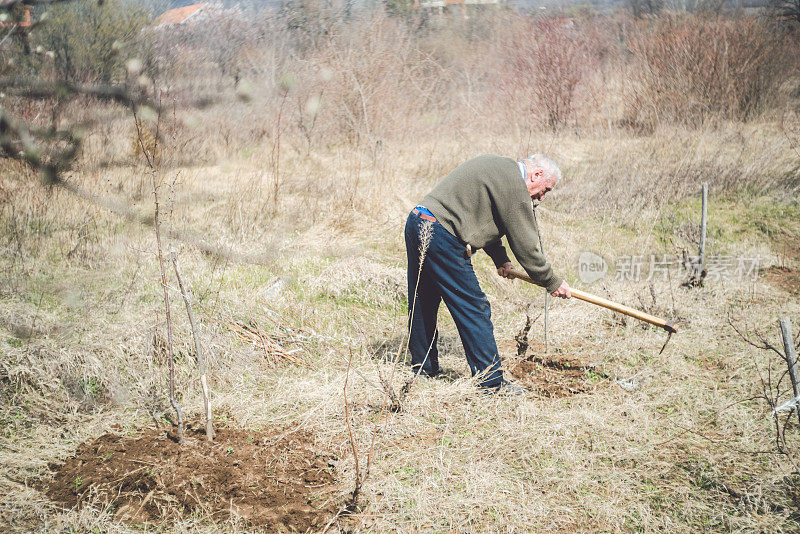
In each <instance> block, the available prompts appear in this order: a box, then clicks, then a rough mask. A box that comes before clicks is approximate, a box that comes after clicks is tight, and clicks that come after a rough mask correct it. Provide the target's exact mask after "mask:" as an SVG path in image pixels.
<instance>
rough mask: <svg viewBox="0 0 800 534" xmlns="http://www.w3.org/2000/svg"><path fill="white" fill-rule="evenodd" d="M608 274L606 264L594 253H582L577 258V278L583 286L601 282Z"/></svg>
mask: <svg viewBox="0 0 800 534" xmlns="http://www.w3.org/2000/svg"><path fill="white" fill-rule="evenodd" d="M606 272H608V264H607V263H606V260H604V259H603V257H602V256H600V255H598V254H595V253H594V252H589V251H584V252H581V255H580V256H578V278H580V279H581V282H583V283H584V284H591V283H592V282H597V281H598V280H602V279H603V278H605V276H606Z"/></svg>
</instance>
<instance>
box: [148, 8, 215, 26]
mask: <svg viewBox="0 0 800 534" xmlns="http://www.w3.org/2000/svg"><path fill="white" fill-rule="evenodd" d="M204 5H205V4H204V3H203V4H192V5H191V6H185V7H178V8H175V9H170V10H169V11H167V12H165V13H163V14H162V15H161V16H160V17H158V18H157V19H156V20H155V22H154V23H153V24H154V25H155V26H170V25H172V24H181V23H183V22H186V19H188V18H189V17H191V16H192V15H194V14H195V13H197V12H198V11H199V10H200V8H202V7H203V6H204Z"/></svg>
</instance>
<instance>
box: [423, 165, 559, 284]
mask: <svg viewBox="0 0 800 534" xmlns="http://www.w3.org/2000/svg"><path fill="white" fill-rule="evenodd" d="M421 205H422V206H425V207H426V208H428V209H429V210H430V211H431V213H433V215H434V216H435V217H436V220H437V221H439V223H440V224H441V225H442V226H444V228H445V229H446V230H447V231H448V232H450V233H451V234H453V235H454V236H456V237H457V238H458V239H460V240H461V241H462V242H463V243H464V244H465V245H466V244H467V243H469V244H470V245H471V246H472V248H474V249H476V250H477V249H480V248H482V249H484V250H485V251H486V253H487V254H489V256H491V258H492V261H494V264H495V265H496V266H497V267H498V268H499V267H501V266H502V265H503V264H504V263H505V262H507V261H509V259H508V254H507V253H506V250H505V248H504V247H503V245H502V244H501V242H500V238H501V237H503V236H504V235H505V236H506V237H507V239H508V244H509V245H510V246H511V250H512V251H513V252H514V256H516V258H517V261H519V263H520V264H521V265H522V268H523V269H525V271H526V272H527V273H528V275H529V276H530V277H531V278H533V280H534V281H535V282H536V283H537V284H539V285H540V286H542V287H545V288H547V290H548V291H550V292H552V291H555V290H556V289H558V286H560V285H561V282H562V279H561V278H560V277H558V276H556V275H555V273H553V269H552V267H550V264H549V263H548V262H547V260H546V259H545V257H544V254H542V252H541V247H540V243H539V233H538V229H537V226H536V215H535V214H534V212H533V210H534V208H533V203H532V201H531V197H530V194H529V193H528V189H527V187H525V182H524V181H523V180H522V174H521V173H520V170H519V166H518V165H517V162H516V161H514V160H513V159H511V158H504V157H501V156H494V155H491V154H487V155H484V156H478V157H477V158H473V159H471V160H469V161H467V162H465V163H463V164H461V165H459V166H458V167H456V168H455V169H454V170H453V171H452V172H451V173H450V174H448V175H447V176H445V177H444V179H443V180H442V181H441V182H439V184H438V185H437V186H436V187H435V188H434V189H433V191H431V192H430V193H429V194H428V195H427V196H426V197H425V198H424V199H422V202H421Z"/></svg>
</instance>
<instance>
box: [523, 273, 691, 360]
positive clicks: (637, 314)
mask: <svg viewBox="0 0 800 534" xmlns="http://www.w3.org/2000/svg"><path fill="white" fill-rule="evenodd" d="M510 274H511V276H512V277H513V278H519V279H520V280H525V281H526V282H530V283H534V282H533V280H532V279H531V277H530V276H528V275H527V274H523V273H521V272H519V271H511V273H510ZM570 292H571V293H572V296H573V297H575V298H576V299H580V300H585V301H586V302H591V303H592V304H597V305H598V306H602V307H603V308H608V309H609V310H613V311H615V312H619V313H624V314H625V315H628V316H630V317H633V318H634V319H639V320H640V321H644V322H646V323H650V324H654V325H656V326H658V327H661V328H663V329H664V330H666V331H667V332H669V334H670V335H672V334H674V333H675V332H677V331H678V330H677V328H675V323H674V322H673V321H669V320H665V319H661V318H660V317H656V316H655V315H650V314H649V313H645V312H643V311H639V310H637V309H635V308H631V307H629V306H625V305H623V304H617V303H616V302H613V301H611V300H608V299H604V298H603V297H598V296H597V295H592V294H591V293H587V292H585V291H581V290H579V289H574V288H570ZM667 340H669V338H667ZM664 346H665V347H666V343H665V344H664ZM661 350H662V351H663V350H664V349H661Z"/></svg>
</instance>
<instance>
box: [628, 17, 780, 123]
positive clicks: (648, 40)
mask: <svg viewBox="0 0 800 534" xmlns="http://www.w3.org/2000/svg"><path fill="white" fill-rule="evenodd" d="M627 42H628V47H629V49H630V52H631V54H632V59H633V63H634V65H633V69H632V71H631V73H632V77H633V78H632V82H633V84H632V87H631V90H630V95H629V100H628V106H627V113H628V117H627V119H628V120H630V121H631V122H637V123H642V122H645V123H647V122H650V123H653V122H655V123H658V122H662V121H667V122H690V123H692V122H693V123H697V122H701V121H703V120H706V119H708V118H711V117H721V118H725V119H735V120H747V119H749V118H751V117H752V116H754V115H755V114H757V113H758V112H760V111H762V110H763V109H764V108H765V107H766V106H767V105H769V104H771V103H773V101H774V100H775V99H776V98H777V96H778V90H779V88H780V86H781V85H782V84H783V83H784V82H785V81H786V80H787V78H788V76H789V75H790V72H789V69H787V68H786V65H787V63H788V58H789V52H790V44H789V42H788V40H787V39H786V36H784V35H781V34H780V33H776V32H775V31H774V30H772V29H770V28H768V27H767V26H766V25H765V24H764V23H763V22H761V21H759V20H757V19H754V18H745V17H739V18H732V19H731V18H721V17H717V18H711V19H708V18H704V17H700V16H679V17H672V18H660V19H657V20H654V21H645V22H641V23H640V24H639V25H638V26H636V27H635V29H634V31H632V32H631V33H630V35H629V38H628V41H627Z"/></svg>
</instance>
